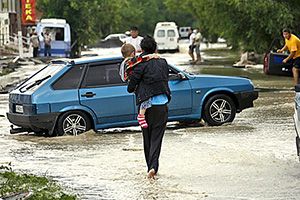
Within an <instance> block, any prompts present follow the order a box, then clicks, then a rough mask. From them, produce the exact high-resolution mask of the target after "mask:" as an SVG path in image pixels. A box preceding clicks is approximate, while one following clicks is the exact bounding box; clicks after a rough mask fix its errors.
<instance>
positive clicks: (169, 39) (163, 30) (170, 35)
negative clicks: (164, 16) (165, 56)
mask: <svg viewBox="0 0 300 200" xmlns="http://www.w3.org/2000/svg"><path fill="white" fill-rule="evenodd" d="M154 39H155V41H156V42H157V50H158V51H166V50H175V51H179V44H178V42H179V34H178V29H177V25H176V24H175V22H158V23H157V24H156V27H155V30H154Z"/></svg>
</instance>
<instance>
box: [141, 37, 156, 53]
mask: <svg viewBox="0 0 300 200" xmlns="http://www.w3.org/2000/svg"><path fill="white" fill-rule="evenodd" d="M156 47H157V44H156V42H155V40H154V38H153V37H151V36H149V35H146V36H145V37H144V39H142V41H141V48H142V50H143V51H144V52H146V53H155V51H156Z"/></svg>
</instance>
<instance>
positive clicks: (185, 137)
mask: <svg viewBox="0 0 300 200" xmlns="http://www.w3.org/2000/svg"><path fill="white" fill-rule="evenodd" d="M163 56H164V57H166V58H167V59H168V60H174V61H175V63H177V64H179V66H180V68H182V69H187V70H188V71H191V72H194V73H209V74H225V75H239V76H247V77H249V78H251V79H252V80H253V82H254V84H255V86H256V87H258V88H262V90H263V91H264V92H260V94H259V95H260V96H259V98H258V99H257V100H256V101H255V102H254V104H255V105H254V108H250V109H247V110H245V111H243V112H241V113H239V114H237V116H236V118H235V120H234V121H233V123H232V124H227V125H223V126H221V127H207V126H201V127H180V126H178V125H177V124H176V123H175V124H174V123H172V124H169V125H168V129H167V131H166V134H165V137H164V141H163V146H162V152H161V157H160V169H159V174H158V179H157V180H148V179H147V178H146V163H145V161H144V155H143V149H142V148H143V146H142V135H141V132H140V129H139V128H138V127H130V128H123V129H109V130H105V131H103V132H102V133H94V132H88V133H85V134H82V135H80V136H78V137H71V136H63V137H56V138H45V137H37V136H33V135H26V134H25V135H9V134H8V132H9V123H8V121H7V119H6V117H4V115H5V112H6V111H7V110H8V105H7V99H8V95H1V96H0V111H1V112H0V116H1V118H0V126H1V132H0V151H1V154H0V161H1V162H7V161H11V162H12V165H13V169H15V170H18V171H23V172H28V173H33V174H37V175H46V176H47V177H50V178H53V179H54V180H57V181H58V182H59V183H60V184H62V185H63V186H64V187H66V188H67V189H68V190H69V191H70V192H72V193H75V194H78V196H79V197H80V198H81V199H95V200H96V199H97V200H98V199H117V200H119V199H170V200H173V199H180V200H181V199H209V200H210V199H218V200H223V199H224V200H225V199H226V200H227V199H229V200H230V199H269V200H271V199H272V200H273V199H274V200H275V199H276V200H277V199H300V170H299V169H300V163H299V161H298V158H297V156H296V148H295V131H294V126H293V118H292V116H293V112H294V110H293V109H294V92H293V91H292V90H290V88H291V87H292V80H291V78H290V77H276V76H266V75H264V74H262V70H261V69H235V68H230V67H226V66H225V67H224V66H222V65H211V64H206V63H204V64H203V65H201V66H199V65H197V66H196V65H194V66H190V65H188V64H187V60H188V59H189V58H188V56H187V55H186V54H163ZM204 56H207V57H208V56H209V55H204ZM204 58H205V57H204ZM216 59H218V58H216ZM2 115H3V116H2Z"/></svg>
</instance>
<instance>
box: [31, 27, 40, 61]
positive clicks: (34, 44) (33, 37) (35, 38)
mask: <svg viewBox="0 0 300 200" xmlns="http://www.w3.org/2000/svg"><path fill="white" fill-rule="evenodd" d="M30 42H31V44H32V47H33V57H34V58H35V57H37V56H38V52H39V46H40V40H39V37H38V36H37V33H36V32H33V33H32V35H31V37H30Z"/></svg>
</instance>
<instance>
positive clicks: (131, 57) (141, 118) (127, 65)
mask: <svg viewBox="0 0 300 200" xmlns="http://www.w3.org/2000/svg"><path fill="white" fill-rule="evenodd" d="M121 53H122V55H123V57H124V61H123V62H122V63H121V66H120V73H119V74H120V76H121V79H122V80H123V81H124V82H125V81H127V80H128V79H129V78H130V75H131V74H132V72H133V69H134V67H135V66H136V65H137V64H139V63H141V62H145V61H148V60H150V59H152V58H159V57H158V56H157V55H156V54H152V55H146V56H136V55H135V48H134V46H133V45H131V44H129V43H128V44H124V45H123V46H122V47H121ZM151 105H152V104H151V98H150V99H148V100H146V101H144V102H142V103H141V105H140V110H139V114H138V117H137V120H138V122H139V125H140V126H141V127H142V128H148V124H147V122H146V119H145V113H146V110H147V108H150V107H151Z"/></svg>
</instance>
